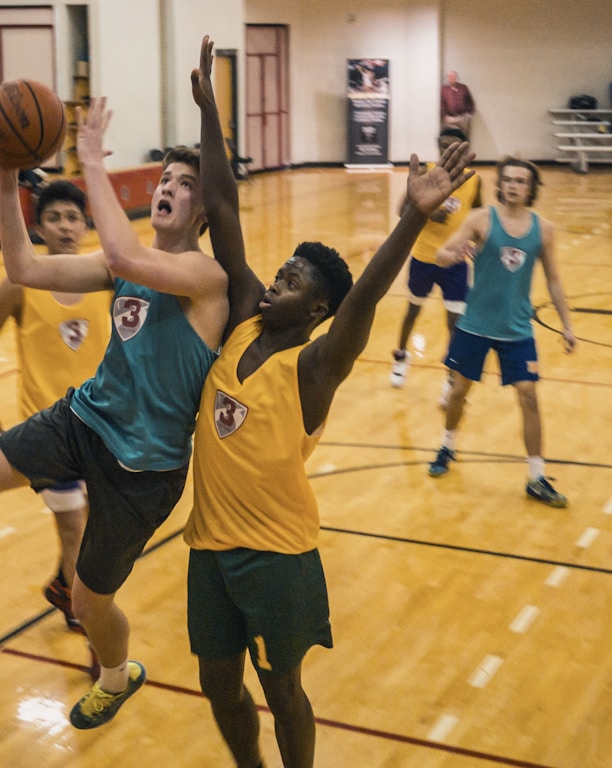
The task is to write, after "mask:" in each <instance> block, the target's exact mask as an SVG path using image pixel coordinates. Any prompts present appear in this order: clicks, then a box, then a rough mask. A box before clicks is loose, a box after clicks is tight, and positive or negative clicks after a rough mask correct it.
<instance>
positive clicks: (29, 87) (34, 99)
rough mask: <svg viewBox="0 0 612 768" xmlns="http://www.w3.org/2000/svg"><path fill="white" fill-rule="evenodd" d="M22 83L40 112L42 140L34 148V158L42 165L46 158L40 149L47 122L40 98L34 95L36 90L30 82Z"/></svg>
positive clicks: (39, 121) (24, 81) (39, 122)
mask: <svg viewBox="0 0 612 768" xmlns="http://www.w3.org/2000/svg"><path fill="white" fill-rule="evenodd" d="M22 82H23V84H24V85H25V87H26V88H27V89H28V91H30V95H31V96H32V100H33V101H34V104H35V106H36V111H37V112H38V124H39V125H40V131H39V133H40V139H39V141H38V144H37V145H36V147H33V148H32V154H33V156H34V160H35V161H36V162H37V163H40V162H42V161H43V160H44V159H45V158H44V157H41V155H40V153H39V151H38V150H39V149H40V147H41V145H42V143H43V139H44V137H45V122H44V120H43V115H42V109H41V108H40V104H39V103H38V97H37V96H36V94H35V93H34V89H33V88H32V86H31V85H30V83H29V81H28V80H23V81H22Z"/></svg>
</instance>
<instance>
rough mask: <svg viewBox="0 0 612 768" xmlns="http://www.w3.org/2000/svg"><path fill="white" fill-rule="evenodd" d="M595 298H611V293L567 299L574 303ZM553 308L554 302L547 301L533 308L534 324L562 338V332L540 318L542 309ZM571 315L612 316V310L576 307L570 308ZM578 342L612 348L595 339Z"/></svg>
mask: <svg viewBox="0 0 612 768" xmlns="http://www.w3.org/2000/svg"><path fill="white" fill-rule="evenodd" d="M593 296H597V297H601V296H604V297H606V298H609V296H610V294H609V293H607V292H606V293H590V294H589V293H586V294H579V295H578V296H572V297H569V296H568V297H567V300H568V302H569V299H570V298H571V299H572V300H573V301H576V300H578V299H581V300H584V299H585V298H587V299H588V298H591V297H593ZM552 306H553V303H552V301H546V302H544V303H543V304H538V306H537V307H534V308H533V319H534V322H536V323H538V325H541V326H542V327H543V328H546V329H547V330H549V331H552V332H553V333H556V334H558V335H559V336H561V331H559V330H558V329H557V328H553V327H552V325H549V324H548V323H545V322H544V321H543V320H542V318H541V317H540V316H539V314H538V311H539V310H541V309H549V308H550V307H552ZM569 309H570V314H571V313H572V312H580V313H582V314H592V315H612V310H609V309H595V308H591V307H574V306H570V308H569ZM576 340H577V341H580V342H583V343H585V344H594V345H595V346H597V347H608V348H610V347H612V344H609V343H607V342H605V341H595V340H594V339H585V338H583V337H579V336H577V337H576Z"/></svg>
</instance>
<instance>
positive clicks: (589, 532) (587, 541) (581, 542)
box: [576, 528, 599, 549]
mask: <svg viewBox="0 0 612 768" xmlns="http://www.w3.org/2000/svg"><path fill="white" fill-rule="evenodd" d="M598 536H599V528H587V529H586V530H585V531H584V533H583V534H582V536H581V537H580V538H579V539H578V541H577V542H576V546H577V547H582V548H583V549H588V548H589V547H590V546H591V544H592V543H593V542H594V541H595V539H596V538H597V537H598Z"/></svg>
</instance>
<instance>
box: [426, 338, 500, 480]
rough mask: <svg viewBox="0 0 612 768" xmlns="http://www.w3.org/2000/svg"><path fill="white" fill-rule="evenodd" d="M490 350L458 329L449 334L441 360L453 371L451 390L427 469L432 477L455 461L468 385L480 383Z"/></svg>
mask: <svg viewBox="0 0 612 768" xmlns="http://www.w3.org/2000/svg"><path fill="white" fill-rule="evenodd" d="M490 346H491V343H490V340H489V339H487V338H485V337H483V336H476V335H474V334H471V333H465V332H464V331H462V330H460V329H459V328H457V329H456V330H455V332H454V334H453V337H452V339H451V343H450V345H449V349H448V354H447V355H446V358H445V360H444V364H445V365H446V366H447V367H448V368H449V369H451V370H452V371H453V375H454V381H453V388H452V390H451V392H450V396H449V399H448V405H447V407H446V413H445V417H444V431H443V433H442V442H441V445H440V448H439V450H438V453H437V455H436V458H435V459H434V461H432V463H431V464H430V465H429V474H430V475H431V476H432V477H440V475H444V474H446V473H447V472H448V470H449V464H450V462H451V461H454V460H455V443H456V438H457V430H458V427H459V423H460V421H461V418H462V416H463V410H464V406H465V399H466V397H467V394H468V392H469V390H470V388H471V387H472V384H473V383H474V382H475V381H480V377H481V375H482V369H483V367H484V361H485V358H486V356H487V353H488V351H489V349H490Z"/></svg>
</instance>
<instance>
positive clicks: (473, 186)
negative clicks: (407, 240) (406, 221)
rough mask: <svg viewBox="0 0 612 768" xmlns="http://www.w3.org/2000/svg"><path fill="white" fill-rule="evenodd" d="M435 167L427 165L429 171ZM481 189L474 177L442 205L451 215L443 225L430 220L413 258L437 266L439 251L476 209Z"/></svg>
mask: <svg viewBox="0 0 612 768" xmlns="http://www.w3.org/2000/svg"><path fill="white" fill-rule="evenodd" d="M434 166H435V163H427V169H428V170H431V168H433V167H434ZM479 187H480V180H479V178H478V176H476V175H474V176H472V177H471V178H470V179H468V180H467V181H466V182H465V184H463V185H462V186H461V187H459V189H456V190H455V191H454V192H453V194H452V195H451V196H450V197H449V198H447V199H446V200H445V201H444V202H443V203H442V205H441V206H440V207H441V208H446V210H447V211H448V212H449V215H448V216H447V217H446V220H445V221H444V223H443V224H440V223H438V222H436V221H432V220H431V219H428V221H427V223H426V224H425V226H424V227H423V229H422V230H421V234H420V235H419V236H418V238H417V239H416V242H415V243H414V245H413V246H412V251H411V252H410V255H411V256H412V257H413V258H415V259H418V261H423V262H425V263H426V264H435V262H436V252H437V251H438V249H439V248H441V247H442V246H443V245H444V243H445V242H446V241H447V240H448V238H449V237H450V236H451V235H453V234H454V233H455V232H456V231H457V230H458V229H459V227H460V225H461V224H462V223H463V220H464V219H465V217H466V216H467V215H468V213H469V212H470V211H471V210H472V208H473V207H474V201H475V200H476V197H477V195H478V191H479Z"/></svg>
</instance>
